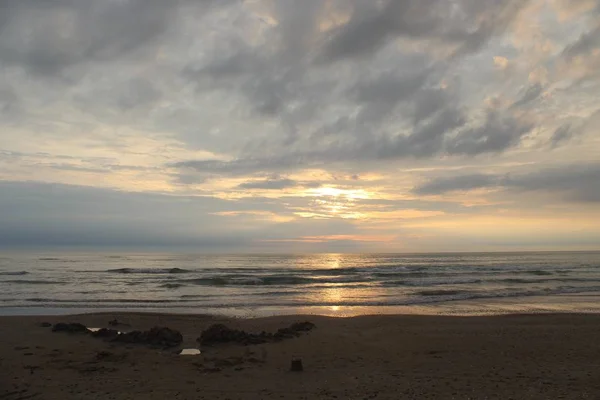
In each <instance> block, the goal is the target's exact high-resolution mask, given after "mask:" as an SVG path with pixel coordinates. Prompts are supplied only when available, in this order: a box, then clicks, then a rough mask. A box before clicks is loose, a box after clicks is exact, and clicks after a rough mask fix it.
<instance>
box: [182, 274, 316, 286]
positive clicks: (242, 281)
mask: <svg viewBox="0 0 600 400" xmlns="http://www.w3.org/2000/svg"><path fill="white" fill-rule="evenodd" d="M177 282H178V283H184V284H185V283H188V284H193V285H200V286H262V285H264V286H268V285H306V284H310V283H315V282H318V280H317V279H316V278H309V277H302V276H284V275H271V276H262V277H261V276H255V277H250V276H245V277H239V276H215V277H207V278H197V279H185V280H184V279H182V280H178V281H177Z"/></svg>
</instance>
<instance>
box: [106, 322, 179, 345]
mask: <svg viewBox="0 0 600 400" xmlns="http://www.w3.org/2000/svg"><path fill="white" fill-rule="evenodd" d="M112 341H113V342H119V343H131V344H143V345H147V346H160V347H175V346H179V345H180V344H181V342H183V336H182V335H181V333H180V332H179V331H176V330H173V329H170V328H159V327H154V328H152V329H150V330H149V331H133V332H127V333H121V334H120V335H118V336H117V337H115V338H114V339H112Z"/></svg>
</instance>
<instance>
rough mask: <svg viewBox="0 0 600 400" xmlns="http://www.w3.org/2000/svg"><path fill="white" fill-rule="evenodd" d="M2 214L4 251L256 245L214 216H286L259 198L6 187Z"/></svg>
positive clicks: (0, 198)
mask: <svg viewBox="0 0 600 400" xmlns="http://www.w3.org/2000/svg"><path fill="white" fill-rule="evenodd" d="M0 210H2V213H0V246H16V245H64V246H76V245H77V246H95V247H98V246H100V247H102V246H123V247H125V246H163V245H164V246H198V247H206V246H210V247H213V246H217V247H224V246H240V245H243V244H247V243H250V242H251V241H252V240H253V237H252V233H251V232H252V230H248V229H246V232H244V230H240V229H239V226H237V224H238V222H239V221H238V220H236V219H232V218H228V217H222V216H219V215H215V213H217V212H220V211H234V212H235V211H238V212H243V211H256V210H261V211H270V212H284V208H283V207H281V206H279V205H276V204H274V203H273V202H271V201H269V200H261V199H255V200H254V201H248V202H238V201H227V200H221V199H217V198H213V197H198V196H172V195H159V194H149V193H128V192H120V191H114V190H106V189H95V188H91V187H83V186H72V185H60V184H42V183H35V182H5V181H0ZM190 215H194V219H190V218H189V216H190ZM91 219H93V223H90V221H91ZM198 221H201V222H202V223H201V224H198ZM253 229H260V226H255V227H254V228H253Z"/></svg>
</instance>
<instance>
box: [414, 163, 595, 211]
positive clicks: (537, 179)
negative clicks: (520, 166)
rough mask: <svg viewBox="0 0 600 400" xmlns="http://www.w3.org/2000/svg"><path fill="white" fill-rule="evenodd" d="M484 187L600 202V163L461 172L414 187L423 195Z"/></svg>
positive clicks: (415, 190) (417, 192)
mask: <svg viewBox="0 0 600 400" xmlns="http://www.w3.org/2000/svg"><path fill="white" fill-rule="evenodd" d="M481 188H503V189H506V190H512V191H517V192H531V191H542V192H556V193H562V194H564V195H565V197H566V198H567V199H568V200H572V201H580V202H600V165H599V164H590V165H568V166H563V167H553V168H546V169H542V170H540V171H537V172H532V173H528V174H521V175H493V174H478V175H459V176H450V177H441V178H436V179H433V180H431V181H429V182H426V183H424V184H422V185H420V186H417V187H416V188H415V189H414V193H416V194H421V195H438V194H444V193H448V192H455V191H469V190H473V189H481Z"/></svg>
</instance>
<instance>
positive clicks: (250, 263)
mask: <svg viewBox="0 0 600 400" xmlns="http://www.w3.org/2000/svg"><path fill="white" fill-rule="evenodd" d="M598 300H600V252H570V253H566V252H565V253H480V254H473V253H468V254H467V253H465V254H357V255H355V254H347V255H344V254H324V255H186V254H156V253H148V254H124V253H118V254H117V253H115V254H109V253H49V254H34V253H0V314H5V315H6V314H44V313H47V314H55V313H71V312H82V311H100V310H131V311H164V312H178V313H179V312H181V313H213V314H214V313H216V314H226V315H234V316H263V315H275V314H295V313H318V314H326V315H340V316H345V315H360V314H377V313H396V312H400V313H434V314H467V315H468V314H482V313H483V314H489V313H492V314H493V313H504V312H557V311H569V312H573V311H574V312H600V305H599V304H598V303H599V301H598Z"/></svg>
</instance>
